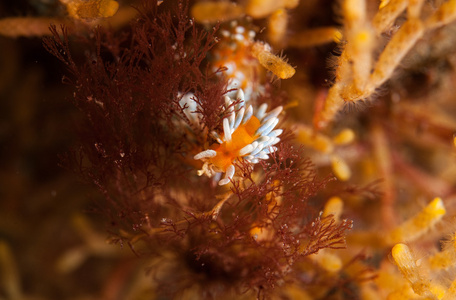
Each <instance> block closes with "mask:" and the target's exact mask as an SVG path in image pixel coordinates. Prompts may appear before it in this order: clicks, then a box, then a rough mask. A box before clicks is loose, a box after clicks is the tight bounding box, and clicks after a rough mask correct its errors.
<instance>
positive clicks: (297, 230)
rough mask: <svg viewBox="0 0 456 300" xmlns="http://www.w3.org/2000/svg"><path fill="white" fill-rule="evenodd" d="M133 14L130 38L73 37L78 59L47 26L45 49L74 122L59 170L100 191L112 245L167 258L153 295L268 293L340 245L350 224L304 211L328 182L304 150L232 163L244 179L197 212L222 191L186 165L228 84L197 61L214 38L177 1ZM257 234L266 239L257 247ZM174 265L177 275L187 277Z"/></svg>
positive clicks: (103, 33) (214, 119) (285, 149)
mask: <svg viewBox="0 0 456 300" xmlns="http://www.w3.org/2000/svg"><path fill="white" fill-rule="evenodd" d="M151 3H152V2H151ZM161 8H162V7H160V9H161ZM139 11H140V13H141V15H140V17H139V19H138V21H136V22H135V23H134V24H133V25H132V29H131V33H126V34H117V35H114V34H112V33H111V32H110V31H109V30H105V29H103V28H98V29H97V30H95V31H94V32H93V33H92V34H91V36H90V37H88V38H83V39H82V42H81V43H80V45H83V46H84V47H85V51H86V52H85V53H86V55H85V60H82V61H79V60H77V59H76V58H73V57H72V56H71V54H70V53H71V50H70V46H69V40H70V37H69V36H68V32H67V30H66V29H65V28H61V33H60V32H59V30H58V29H57V28H56V27H53V28H52V32H53V35H54V36H53V38H49V39H46V40H45V43H44V44H45V47H46V48H47V49H48V51H50V52H51V53H53V54H54V55H55V56H56V57H57V58H58V59H60V60H61V61H63V62H64V63H65V64H66V66H67V67H68V70H69V72H70V74H71V76H70V78H69V79H67V80H66V81H67V83H69V84H71V85H73V86H74V88H75V91H74V103H75V105H76V106H77V107H78V108H79V109H80V110H81V112H82V113H83V115H84V120H83V121H82V122H81V128H80V131H81V143H80V145H79V147H78V148H77V149H76V150H75V151H73V152H71V153H70V154H68V155H67V156H66V160H65V164H66V165H68V166H72V167H73V168H75V169H76V171H77V172H79V173H80V174H81V175H82V176H83V177H84V178H85V179H86V180H88V181H91V182H93V183H94V184H95V185H96V186H97V187H98V188H99V190H100V191H101V192H102V193H103V195H104V197H105V198H106V199H107V201H106V204H103V207H104V209H105V210H107V211H108V213H109V215H110V217H111V219H112V222H113V224H115V225H116V226H114V227H113V228H112V230H113V231H114V234H115V235H117V237H118V239H119V240H122V241H126V242H128V243H129V244H130V245H131V246H132V248H134V249H135V251H136V252H137V253H138V254H142V253H143V254H146V253H147V254H148V255H154V256H159V255H162V254H167V253H172V255H173V257H174V265H173V267H170V268H169V270H168V272H165V274H166V276H163V274H161V276H158V277H159V278H158V280H159V281H160V282H164V283H166V284H163V285H162V286H163V287H164V286H166V285H167V284H169V283H170V281H173V282H174V283H176V282H179V283H180V284H179V285H178V286H176V285H175V284H174V285H173V290H172V291H168V292H172V293H178V292H180V291H182V290H183V289H185V288H187V287H189V286H190V285H194V284H197V285H200V286H202V287H204V288H205V293H206V296H215V295H216V294H217V293H220V292H222V291H227V290H236V291H238V292H242V291H245V290H246V289H247V290H248V289H256V290H258V291H263V290H266V291H271V290H273V289H274V288H275V287H276V286H277V285H279V284H282V283H284V282H285V280H288V279H287V276H288V275H289V274H291V273H292V267H293V264H294V263H295V262H296V261H299V260H300V259H302V258H304V257H305V256H307V255H309V254H313V253H316V252H318V251H319V250H320V249H322V248H340V247H344V232H345V231H346V230H347V229H349V228H350V226H351V224H350V222H342V223H340V224H336V223H335V222H334V220H333V219H332V218H328V217H326V218H320V217H319V216H318V209H319V208H313V207H312V206H311V205H308V199H309V198H310V197H312V196H314V195H315V194H316V192H317V191H319V190H320V189H322V188H323V187H324V186H325V184H326V183H327V182H328V179H325V180H318V179H317V177H316V173H315V172H314V170H313V166H312V164H311V162H310V161H309V160H308V159H305V158H303V153H302V151H301V150H299V149H298V150H297V149H293V147H292V146H289V145H286V144H283V145H281V146H280V147H279V150H278V151H277V152H276V154H275V156H274V158H273V159H272V160H271V161H270V162H265V163H262V164H261V166H260V165H258V166H257V170H256V171H255V173H254V172H253V169H252V166H251V165H247V164H245V163H241V164H240V166H239V168H240V169H241V170H242V172H241V173H243V174H241V175H243V176H242V180H239V181H236V182H234V185H233V188H232V191H231V196H227V199H228V200H227V201H226V203H224V205H223V207H222V209H221V210H220V213H219V214H217V215H214V214H212V213H207V212H210V211H211V209H213V207H214V206H215V205H216V204H217V203H218V202H219V201H220V199H218V197H219V195H220V192H221V191H220V190H217V189H216V188H215V187H213V184H211V181H210V179H207V178H206V177H198V176H196V168H195V162H194V161H193V160H192V156H193V154H194V153H195V150H197V149H198V148H201V147H202V144H203V143H205V142H206V137H207V135H206V134H207V132H208V131H211V130H213V129H215V128H217V127H219V126H220V125H221V118H222V117H223V111H222V108H223V106H222V104H223V97H222V96H223V94H224V93H225V92H226V91H225V89H226V85H225V83H224V81H223V80H222V79H221V77H218V76H213V75H210V74H208V73H207V72H206V71H205V70H208V68H206V67H205V66H204V63H203V61H204V59H205V57H206V53H207V52H208V51H209V50H210V49H211V47H212V46H213V45H214V43H215V39H214V31H212V32H209V33H207V32H206V31H204V30H201V29H199V28H197V27H196V26H195V25H194V24H193V23H192V22H191V20H190V19H189V18H188V17H187V15H186V7H183V5H182V3H180V4H179V8H178V10H176V11H172V12H159V10H158V7H157V6H156V5H154V4H150V5H146V6H144V7H141V8H140V9H139ZM60 34H62V36H60ZM202 70H203V71H202ZM188 92H192V93H194V94H195V99H196V101H197V103H198V105H199V107H198V109H197V112H198V114H199V120H200V122H201V124H202V126H200V127H198V126H195V124H193V123H192V122H191V121H190V120H189V119H188V118H187V117H186V115H185V113H184V107H181V106H180V105H179V101H180V100H181V98H182V96H183V95H184V94H186V93H188ZM268 97H269V98H268ZM270 98H271V96H268V95H265V96H264V99H269V100H270ZM281 101H282V100H281ZM223 197H224V196H223ZM255 228H263V229H264V230H266V231H268V238H266V239H256V238H255V235H253V234H252V233H251V230H252V229H255ZM139 241H141V242H142V243H139ZM173 268H180V269H182V268H185V272H183V271H181V272H180V274H183V275H181V277H185V276H186V277H185V278H177V277H176V275H175V274H174V273H173V270H174V269H173Z"/></svg>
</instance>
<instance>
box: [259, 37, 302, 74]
mask: <svg viewBox="0 0 456 300" xmlns="http://www.w3.org/2000/svg"><path fill="white" fill-rule="evenodd" d="M252 55H253V56H255V57H256V58H257V59H258V61H259V62H260V64H261V65H262V66H263V67H265V68H266V69H268V70H269V71H271V72H272V73H274V75H276V76H277V77H279V78H280V79H288V78H290V77H292V76H293V75H294V74H295V72H296V70H295V69H294V68H293V67H292V66H290V65H289V64H288V63H287V62H286V61H285V60H283V59H282V58H280V57H278V56H276V55H274V54H272V53H271V49H270V47H269V45H267V44H263V43H260V42H256V43H255V44H253V47H252Z"/></svg>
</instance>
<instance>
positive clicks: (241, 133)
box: [194, 90, 283, 185]
mask: <svg viewBox="0 0 456 300" xmlns="http://www.w3.org/2000/svg"><path fill="white" fill-rule="evenodd" d="M236 98H237V99H236V100H239V102H238V103H237V104H236V105H233V103H234V101H233V99H231V98H230V97H228V96H226V97H225V106H226V109H229V115H228V116H227V117H226V118H224V119H223V132H222V133H220V134H219V133H217V132H212V135H213V136H214V138H215V139H216V140H217V143H216V144H215V145H213V146H211V147H210V149H207V150H204V151H202V152H200V153H198V154H197V155H195V157H194V159H197V160H199V159H201V160H203V161H204V165H203V167H202V169H201V170H200V171H199V172H198V175H203V174H205V175H207V176H209V177H212V176H213V175H215V174H217V173H225V177H224V178H223V179H221V180H220V181H219V185H225V184H228V183H229V182H230V180H231V179H232V178H233V176H234V174H235V172H236V168H235V166H234V163H235V162H236V161H240V160H244V161H247V162H249V163H251V164H256V163H258V162H259V160H261V159H268V158H269V154H270V153H272V152H274V151H276V150H277V149H276V147H274V145H275V144H277V143H278V142H279V141H280V138H279V137H278V136H279V135H281V134H282V132H283V130H282V129H275V130H274V128H275V127H276V126H277V124H278V123H279V119H278V118H277V117H278V115H279V114H280V113H281V112H282V107H281V106H279V107H276V108H275V109H273V110H272V111H270V112H268V113H266V110H267V104H262V105H261V106H260V107H259V108H258V109H257V110H256V111H255V112H254V109H253V107H252V105H248V106H246V102H245V99H244V92H243V91H242V90H239V92H238V93H237V96H236Z"/></svg>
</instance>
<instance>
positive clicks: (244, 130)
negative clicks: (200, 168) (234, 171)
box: [210, 116, 261, 172]
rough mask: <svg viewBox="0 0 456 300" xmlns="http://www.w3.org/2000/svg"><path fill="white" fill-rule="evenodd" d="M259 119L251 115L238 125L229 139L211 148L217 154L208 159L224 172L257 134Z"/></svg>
mask: <svg viewBox="0 0 456 300" xmlns="http://www.w3.org/2000/svg"><path fill="white" fill-rule="evenodd" d="M260 125H261V124H260V120H258V118H256V117H255V116H252V117H251V118H250V120H249V121H247V122H246V123H245V124H242V125H240V126H239V127H238V128H237V129H236V130H235V131H234V132H233V133H232V134H231V140H230V141H226V142H224V143H223V144H220V145H217V146H216V147H215V148H213V149H212V150H214V151H216V152H217V156H215V157H213V158H211V159H210V161H211V163H213V164H214V165H215V166H216V167H217V168H219V169H220V170H223V171H224V172H225V171H226V169H227V168H228V166H229V165H231V164H232V162H233V161H234V160H235V159H236V158H238V157H240V155H239V151H240V150H241V149H242V148H244V147H245V146H247V145H249V144H251V143H252V142H253V141H255V139H256V138H257V136H256V135H255V132H256V131H257V129H258V128H259V127H260Z"/></svg>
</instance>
